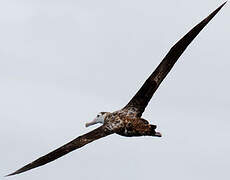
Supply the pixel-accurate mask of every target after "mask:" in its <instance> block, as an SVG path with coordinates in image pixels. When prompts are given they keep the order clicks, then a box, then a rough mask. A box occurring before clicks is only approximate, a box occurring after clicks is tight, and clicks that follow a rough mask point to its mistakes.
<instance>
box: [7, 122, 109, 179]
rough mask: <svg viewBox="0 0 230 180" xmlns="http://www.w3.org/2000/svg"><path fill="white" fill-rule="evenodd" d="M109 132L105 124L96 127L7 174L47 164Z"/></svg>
mask: <svg viewBox="0 0 230 180" xmlns="http://www.w3.org/2000/svg"><path fill="white" fill-rule="evenodd" d="M109 134H112V132H110V131H108V130H107V129H106V128H105V127H104V126H100V127H99V128H97V129H95V130H93V131H91V132H89V133H87V134H84V135H82V136H79V137H77V138H76V139H74V140H73V141H71V142H69V143H67V144H65V145H64V146H62V147H60V148H58V149H56V150H54V151H52V152H50V153H49V154H47V155H45V156H42V157H40V158H38V159H37V160H35V161H33V162H32V163H30V164H27V165H26V166H24V167H22V168H21V169H19V170H17V171H15V172H14V173H12V174H9V175H7V176H12V175H15V174H20V173H22V172H25V171H28V170H30V169H33V168H36V167H39V166H42V165H44V164H47V163H49V162H51V161H54V160H55V159H57V158H59V157H61V156H64V155H65V154H67V153H69V152H71V151H73V150H75V149H78V148H81V147H82V146H84V145H86V144H88V143H90V142H92V141H95V140H97V139H100V138H102V137H105V136H107V135H109Z"/></svg>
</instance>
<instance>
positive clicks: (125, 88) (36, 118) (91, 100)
mask: <svg viewBox="0 0 230 180" xmlns="http://www.w3.org/2000/svg"><path fill="white" fill-rule="evenodd" d="M221 3H223V1H217V0H202V1H200V0H193V1H187V0H186V1H184V0H174V1H170V0H165V1H153V0H141V1H140V0H139V1H138V0H116V1H107V0H97V1H95V0H84V1H83V0H59V1H57V0H56V1H52V0H43V1H42V0H40V1H39V0H37V1H31V0H24V1H23V0H1V1H0V109H1V110H0V121H1V125H0V137H1V141H0V147H1V149H0V152H1V153H0V176H1V177H2V176H4V175H6V174H8V173H11V172H13V171H15V170H16V169H18V168H20V167H22V166H23V165H25V164H27V163H29V162H31V161H33V160H34V159H36V158H38V157H40V156H41V155H44V154H46V153H48V152H49V151H51V150H54V149H55V148H57V147H59V146H61V145H63V144H64V143H66V142H68V141H70V140H72V139H74V138H75V137H76V136H78V135H81V134H83V133H86V132H88V131H90V130H92V129H94V128H95V127H92V128H91V127H90V128H89V129H86V128H85V127H84V124H85V122H87V121H91V120H92V119H93V118H94V117H95V116H96V114H97V113H98V112H100V111H110V112H112V111H114V110H118V109H119V108H121V107H123V106H124V105H125V104H126V103H127V102H128V101H129V100H130V98H131V97H132V96H133V95H134V94H135V93H136V91H137V90H138V88H139V87H140V86H141V85H142V83H143V82H144V81H145V79H146V78H147V77H148V75H149V74H150V73H151V72H152V71H153V70H154V69H155V67H156V66H157V65H158V63H159V62H160V61H161V60H162V58H163V57H164V56H165V54H166V53H167V52H168V50H169V49H170V48H171V46H172V45H173V44H174V43H175V42H176V41H177V40H178V39H179V38H181V37H182V36H183V35H184V34H185V33H186V32H187V31H188V30H190V29H191V28H192V27H193V26H194V25H196V24H197V23H198V22H199V21H201V20H202V19H203V18H204V17H206V16H207V15H208V14H209V13H210V12H211V11H213V10H214V9H216V8H217V7H218V6H219V5H220V4H221ZM229 18H230V8H229V3H228V4H227V5H226V6H225V7H224V8H223V9H222V10H221V11H220V12H219V14H217V16H216V17H215V18H214V19H213V20H212V21H211V22H210V24H209V25H208V26H207V27H206V28H205V29H204V30H203V31H202V32H201V33H200V35H199V36H198V37H197V38H196V39H195V41H194V42H193V43H192V44H191V45H190V47H189V48H188V49H187V50H186V52H185V53H184V54H183V56H182V57H181V58H180V60H179V61H178V63H177V64H176V66H175V67H174V69H173V70H172V72H171V73H170V74H169V76H168V77H167V78H166V79H165V81H164V82H163V83H162V85H161V87H160V88H159V89H158V91H157V93H156V94H155V96H154V98H153V99H152V101H151V103H150V104H149V106H148V108H147V109H146V111H145V113H144V114H143V117H144V118H145V119H148V120H149V121H151V123H154V124H157V125H158V130H159V131H160V132H161V133H162V134H163V137H162V138H154V137H139V138H125V137H121V136H118V135H113V136H108V137H106V138H103V139H101V140H98V141H96V142H94V143H91V144H88V145H87V146H85V147H83V148H82V149H79V150H77V151H74V152H72V153H70V154H68V155H66V156H64V157H62V158H60V159H58V160H56V161H54V162H52V163H50V164H47V165H46V166H43V167H41V168H37V169H34V170H31V171H28V172H26V173H24V174H20V175H17V176H13V177H9V179H12V180H14V179H15V180H41V179H55V180H63V179H68V180H75V179H82V180H92V179H98V180H106V179H111V180H117V179H121V180H122V179H133V180H140V179H141V180H142V179H177V180H185V179H186V180H194V179H196V180H204V179H205V180H206V179H207V180H216V179H222V180H228V179H229V176H230V175H229V167H230V155H229V152H230V143H229V139H230V118H229V117H230V95H229V92H230V85H229V77H230V71H229V69H230V54H229V44H230V21H229ZM96 126H97V125H96Z"/></svg>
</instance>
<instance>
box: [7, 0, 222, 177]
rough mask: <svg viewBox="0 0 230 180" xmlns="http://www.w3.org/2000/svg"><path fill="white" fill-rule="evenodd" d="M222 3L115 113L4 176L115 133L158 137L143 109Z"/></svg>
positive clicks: (100, 117)
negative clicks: (90, 128) (93, 127)
mask: <svg viewBox="0 0 230 180" xmlns="http://www.w3.org/2000/svg"><path fill="white" fill-rule="evenodd" d="M225 4H226V2H225V3H223V4H222V5H221V6H220V7H218V8H217V9H216V10H215V11H213V12H212V13H211V14H210V15H209V16H208V17H207V18H205V19H204V20H203V21H201V22H200V23H199V24H197V25H196V26H195V27H194V28H193V29H192V30H190V31H189V32H188V33H187V34H186V35H185V36H184V37H183V38H181V39H180V40H179V41H178V42H177V43H176V44H175V45H174V46H173V47H172V48H171V49H170V51H169V52H168V54H167V55H166V56H165V57H164V59H163V60H162V61H161V63H160V64H159V65H158V67H157V68H156V69H155V70H154V71H153V73H152V74H151V75H150V76H149V77H148V79H147V80H146V81H145V82H144V84H143V85H142V87H141V88H140V89H139V90H138V92H137V93H136V94H135V95H134V97H133V98H132V99H131V100H130V101H129V102H128V104H127V105H126V106H125V107H123V108H122V109H121V110H118V111H115V112H112V113H111V112H100V113H99V114H98V115H97V116H96V117H95V119H94V120H93V121H91V122H89V123H86V127H89V126H92V125H94V124H97V123H101V124H102V125H101V126H100V127H98V128H96V129H94V130H93V131H91V132H88V133H86V134H84V135H81V136H79V137H77V138H76V139H74V140H72V141H71V142H69V143H67V144H65V145H63V146H61V147H59V148H58V149H56V150H54V151H52V152H50V153H48V154H46V155H44V156H42V157H40V158H38V159H37V160H35V161H33V162H31V163H29V164H27V165H25V166H24V167H22V168H20V169H18V170H17V171H15V172H13V173H11V174H9V175H7V176H11V175H15V174H19V173H22V172H25V171H28V170H30V169H33V168H37V167H39V166H42V165H44V164H47V163H49V162H51V161H54V160H56V159H58V158H60V157H61V156H64V155H65V154H67V153H70V152H71V151H73V150H76V149H79V148H81V147H83V146H85V145H86V144H89V143H91V142H93V141H95V140H98V139H100V138H103V137H105V136H108V135H111V134H118V135H121V136H126V137H133V136H155V137H161V133H160V132H157V131H156V128H157V126H156V125H153V124H150V123H149V122H148V121H147V120H146V119H144V118H142V113H143V112H144V110H145V108H146V106H147V105H148V103H149V101H150V100H151V98H152V96H153V94H154V93H155V92H156V90H157V89H158V87H159V86H160V84H161V82H162V81H163V80H164V78H165V77H166V76H167V74H168V73H169V72H170V70H171V69H172V67H173V66H174V64H175V63H176V62H177V60H178V59H179V57H180V56H181V55H182V53H183V52H184V51H185V49H186V48H187V47H188V45H189V44H190V43H191V42H192V41H193V39H194V38H195V37H196V36H197V35H198V34H199V33H200V31H201V30H202V29H203V28H204V27H205V26H206V25H207V24H208V23H209V21H210V20H211V19H212V18H213V17H214V16H215V15H216V14H217V13H218V12H219V11H220V9H221V8H222V7H223V6H224V5H225Z"/></svg>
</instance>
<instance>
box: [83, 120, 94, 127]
mask: <svg viewBox="0 0 230 180" xmlns="http://www.w3.org/2000/svg"><path fill="white" fill-rule="evenodd" d="M94 124H97V121H96V119H94V120H93V121H91V122H88V123H85V127H89V126H92V125H94Z"/></svg>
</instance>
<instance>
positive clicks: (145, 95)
mask: <svg viewBox="0 0 230 180" xmlns="http://www.w3.org/2000/svg"><path fill="white" fill-rule="evenodd" d="M225 3H226V2H225ZM225 3H224V4H222V5H221V6H220V7H219V8H217V9H216V10H215V11H214V12H212V13H211V14H210V15H209V16H208V17H207V18H205V19H204V20H203V21H201V22H200V23H199V24H198V25H196V26H195V27H194V28H193V29H192V30H191V31H189V32H188V33H187V34H186V35H185V36H184V37H183V38H182V39H180V40H179V41H178V42H177V43H176V44H175V45H174V46H173V47H172V48H171V49H170V51H169V52H168V54H167V55H166V56H165V58H164V59H163V60H162V61H161V63H160V64H159V65H158V67H157V68H156V69H155V71H154V72H153V73H152V74H151V75H150V76H149V78H148V79H147V80H146V81H145V83H144V84H143V86H142V87H141V88H140V89H139V91H138V92H137V93H136V94H135V96H134V97H133V98H132V99H131V100H130V102H129V103H128V104H127V105H126V106H125V107H124V109H131V108H132V109H135V111H136V113H137V116H139V117H141V115H142V113H143V112H144V110H145V108H146V106H147V105H148V102H149V101H150V99H151V98H152V96H153V94H154V93H155V91H156V90H157V88H158V87H159V85H160V84H161V82H162V81H163V80H164V78H165V77H166V76H167V74H168V73H169V72H170V70H171V69H172V67H173V65H174V64H175V63H176V61H177V60H178V59H179V57H180V56H181V55H182V53H183V52H184V51H185V49H186V48H187V47H188V45H189V44H190V43H191V42H192V41H193V39H194V38H195V37H196V36H197V35H198V34H199V32H200V31H201V30H202V29H203V28H204V27H205V26H206V25H207V24H208V23H209V21H210V20H211V19H212V18H213V17H214V16H215V15H216V14H217V13H218V12H219V10H220V9H221V8H222V7H223V6H224V5H225Z"/></svg>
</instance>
